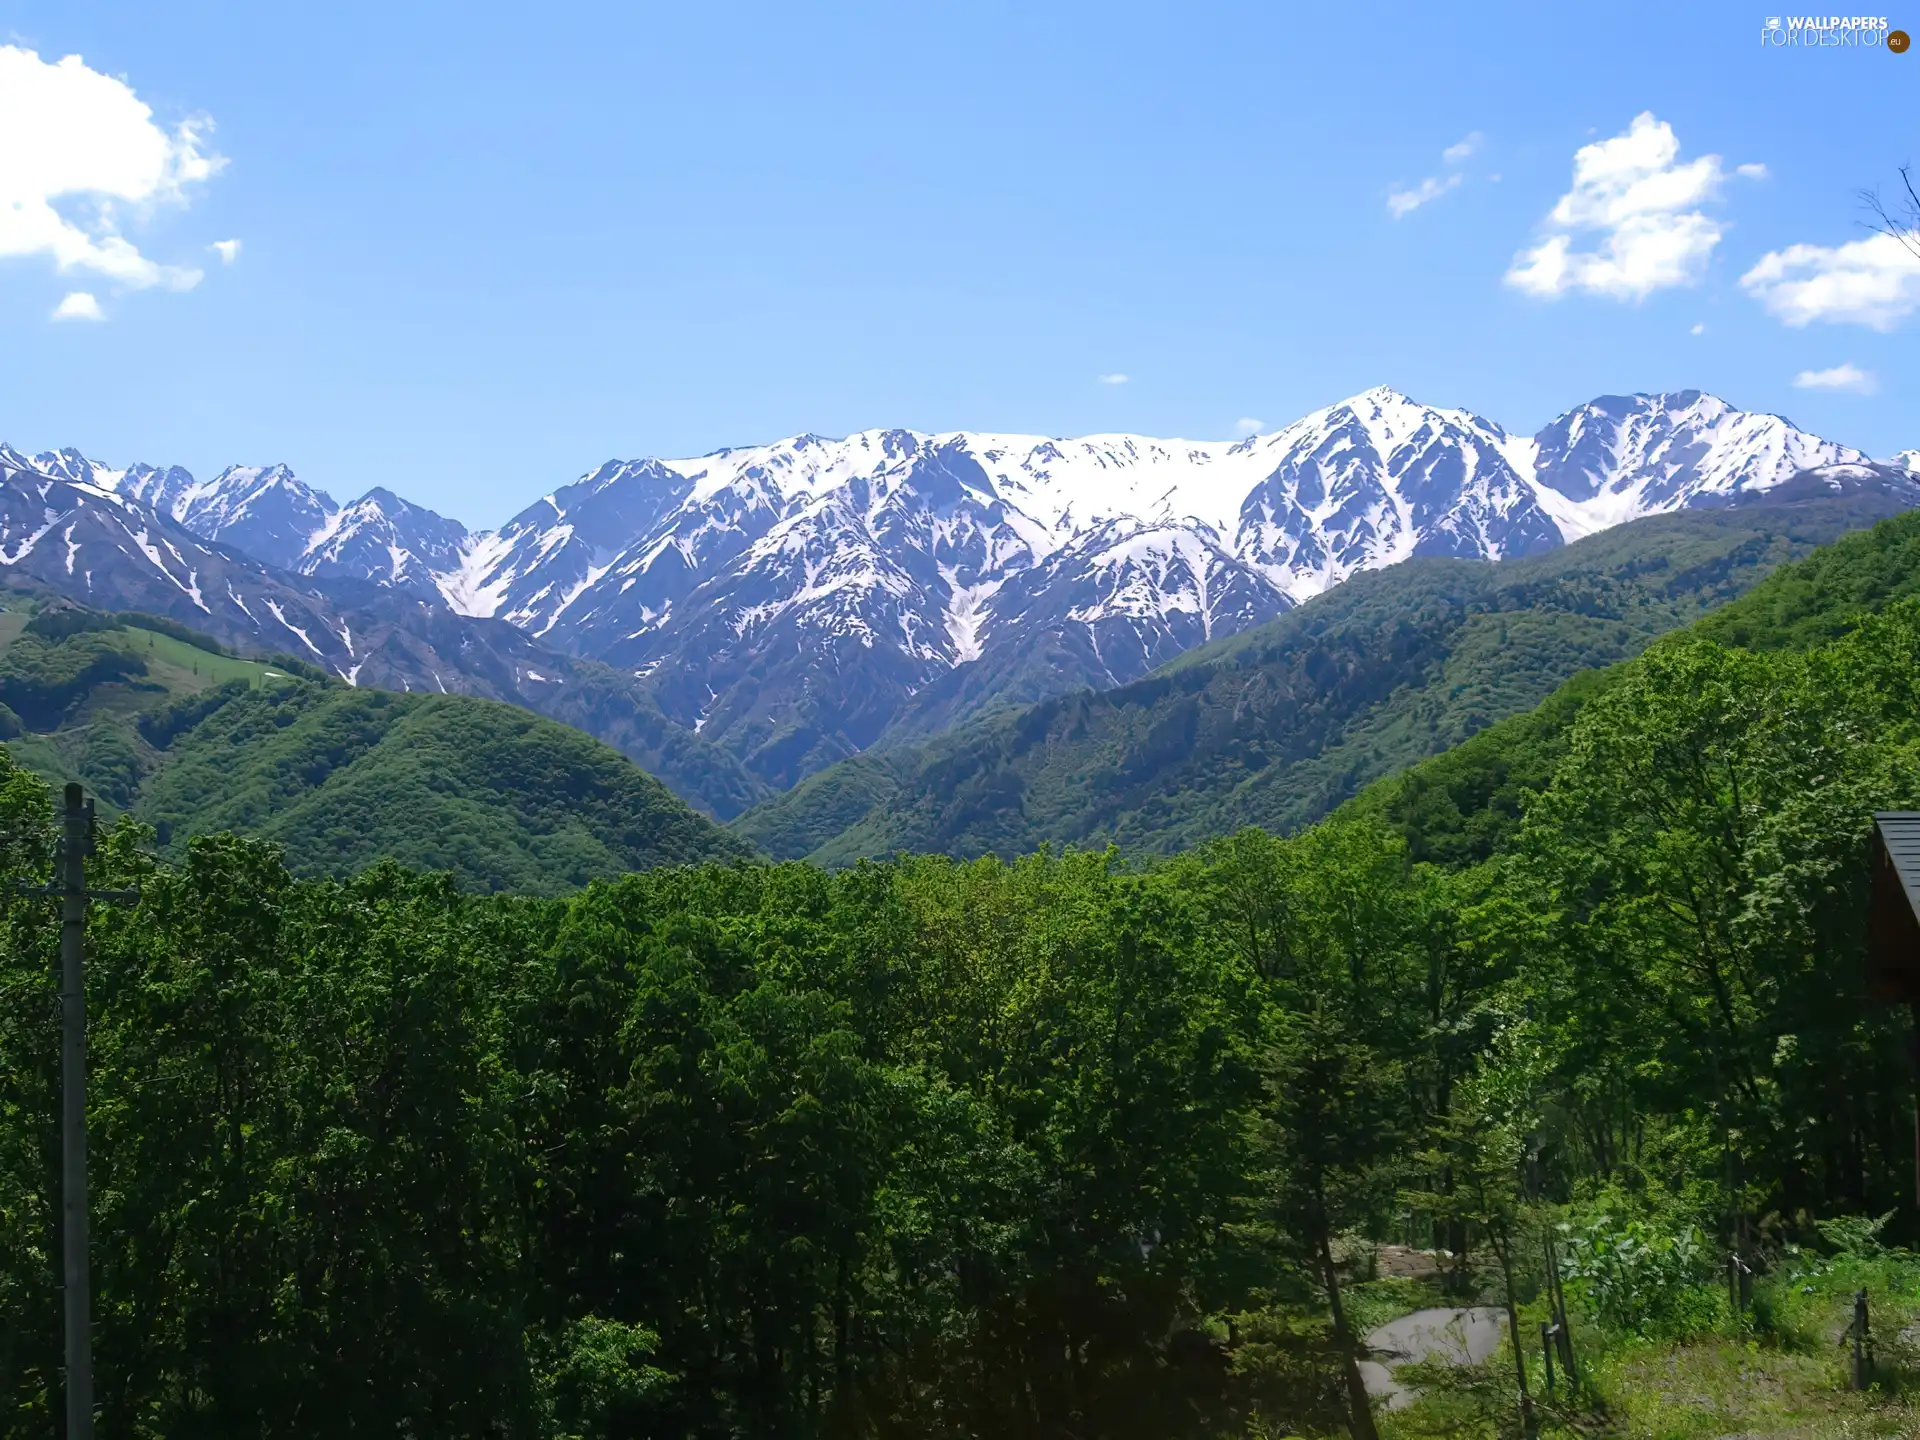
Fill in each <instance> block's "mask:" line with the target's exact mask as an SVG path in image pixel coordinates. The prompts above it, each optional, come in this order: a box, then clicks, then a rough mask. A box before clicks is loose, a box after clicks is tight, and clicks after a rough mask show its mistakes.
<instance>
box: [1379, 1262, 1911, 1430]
mask: <svg viewBox="0 0 1920 1440" xmlns="http://www.w3.org/2000/svg"><path fill="white" fill-rule="evenodd" d="M1379 1283H1380V1282H1376V1285H1378V1284H1379ZM1364 1288H1372V1287H1356V1289H1357V1290H1359V1289H1364ZM1861 1288H1864V1289H1866V1290H1867V1292H1868V1297H1869V1307H1870V1312H1871V1315H1872V1330H1873V1334H1874V1337H1875V1339H1874V1352H1875V1367H1874V1374H1873V1384H1872V1386H1871V1388H1870V1389H1868V1390H1867V1391H1865V1392H1863V1393H1861V1392H1854V1391H1851V1390H1849V1389H1848V1388H1847V1379H1848V1368H1849V1366H1848V1352H1847V1350H1846V1348H1845V1346H1844V1345H1843V1344H1842V1343H1841V1342H1842V1340H1843V1338H1844V1336H1845V1334H1846V1330H1847V1325H1848V1321H1849V1318H1850V1316H1851V1314H1852V1304H1853V1294H1854V1291H1855V1290H1857V1289H1861ZM1382 1298H1384V1297H1382ZM1409 1298H1410V1299H1411V1298H1412V1297H1409ZM1422 1303H1428V1302H1424V1301H1423V1302H1422ZM1377 1308H1378V1307H1373V1308H1372V1309H1370V1311H1369V1321H1370V1323H1374V1324H1378V1323H1380V1318H1392V1317H1391V1316H1384V1317H1378V1318H1376V1312H1377ZM1409 1308H1410V1309H1411V1308H1419V1307H1418V1306H1417V1305H1410V1306H1409ZM1401 1313H1406V1312H1405V1311H1402V1312H1401ZM1722 1313H1723V1314H1724V1313H1725V1307H1724V1305H1723V1306H1722ZM1544 1318H1546V1317H1545V1312H1544V1310H1543V1308H1542V1307H1541V1306H1540V1305H1539V1304H1534V1305H1531V1306H1525V1307H1522V1309H1521V1332H1522V1334H1523V1335H1524V1336H1526V1337H1528V1339H1529V1341H1531V1340H1532V1337H1535V1336H1537V1335H1538V1333H1539V1328H1538V1327H1539V1322H1540V1321H1541V1320H1542V1319H1544ZM1916 1327H1920V1261H1916V1260H1915V1259H1914V1257H1912V1256H1908V1255H1904V1254H1895V1255H1892V1256H1886V1257H1880V1258H1877V1259H1872V1260H1859V1259H1854V1258H1851V1257H1842V1258H1840V1259H1837V1260H1830V1261H1824V1262H1802V1261H1797V1260H1794V1259H1791V1258H1789V1259H1787V1260H1786V1261H1785V1262H1784V1263H1783V1264H1782V1266H1781V1268H1780V1269H1779V1271H1778V1272H1776V1274H1775V1275H1773V1276H1772V1277H1770V1278H1767V1279H1763V1280H1762V1281H1761V1282H1759V1284H1758V1285H1757V1286H1756V1289H1755V1295H1754V1304H1753V1309H1752V1311H1751V1313H1750V1314H1749V1316H1748V1317H1747V1320H1746V1322H1745V1324H1744V1325H1743V1327H1742V1331H1741V1333H1738V1334H1733V1333H1712V1332H1709V1333H1704V1334H1697V1335H1693V1336H1691V1337H1688V1338H1686V1339H1683V1340H1678V1341H1659V1340H1649V1339H1644V1338H1641V1337H1638V1336H1630V1335H1616V1334H1609V1333H1606V1332H1604V1331H1602V1330H1600V1329H1599V1328H1598V1327H1596V1326H1594V1325H1592V1324H1591V1323H1589V1322H1587V1321H1585V1320H1584V1319H1582V1318H1579V1317H1576V1323H1575V1327H1574V1340H1575V1346H1576V1356H1577V1358H1578V1359H1579V1362H1580V1364H1581V1367H1582V1380H1583V1388H1582V1391H1581V1393H1580V1394H1579V1395H1578V1396H1577V1397H1576V1396H1574V1395H1570V1394H1569V1393H1568V1392H1567V1390H1566V1388H1565V1385H1564V1377H1562V1380H1563V1383H1562V1385H1561V1386H1560V1388H1559V1389H1558V1390H1557V1392H1556V1394H1555V1396H1554V1397H1553V1399H1552V1400H1551V1401H1549V1400H1548V1399H1547V1397H1546V1395H1545V1373H1544V1366H1543V1363H1542V1360H1541V1356H1540V1354H1539V1352H1538V1347H1537V1344H1534V1343H1529V1344H1528V1345H1527V1346H1526V1350H1527V1358H1528V1377H1529V1386H1530V1388H1531V1390H1532V1392H1533V1394H1534V1398H1535V1406H1536V1418H1537V1420H1538V1422H1539V1433H1540V1435H1541V1436H1542V1437H1544V1440H1552V1437H1568V1440H1571V1437H1584V1440H1598V1437H1617V1440H1744V1437H1754V1440H1762V1437H1764V1440H1865V1437H1870V1436H1888V1437H1891V1436H1916V1435H1920V1343H1917V1342H1920V1329H1917V1328H1916ZM1725 1328H1726V1330H1728V1331H1731V1329H1732V1327H1731V1326H1728V1327H1725ZM1397 1373H1398V1375H1399V1377H1400V1378H1401V1379H1402V1380H1405V1381H1407V1382H1409V1383H1411V1384H1413V1385H1414V1386H1416V1387H1417V1388H1418V1390H1419V1398H1418V1399H1416V1400H1415V1401H1414V1403H1413V1404H1412V1405H1410V1406H1408V1407H1407V1408H1406V1409H1404V1410H1398V1411H1391V1412H1387V1411H1382V1412H1380V1413H1379V1415H1378V1421H1379V1426H1380V1432H1381V1435H1382V1440H1442V1437H1446V1440H1482V1437H1484V1440H1516V1437H1518V1436H1519V1435H1520V1423H1519V1407H1518V1403H1517V1398H1516V1392H1515V1387H1514V1373H1513V1354H1512V1351H1511V1350H1510V1349H1508V1348H1507V1347H1505V1346H1502V1348H1501V1351H1500V1353H1498V1354H1497V1355H1495V1356H1494V1357H1493V1358H1492V1359H1491V1360H1489V1361H1488V1362H1487V1363H1486V1364H1484V1365H1480V1366H1471V1367H1460V1368H1448V1367H1444V1366H1437V1365H1428V1366H1421V1367H1412V1366H1406V1367H1402V1368H1401V1369H1400V1370H1399V1371H1398V1372H1397Z"/></svg>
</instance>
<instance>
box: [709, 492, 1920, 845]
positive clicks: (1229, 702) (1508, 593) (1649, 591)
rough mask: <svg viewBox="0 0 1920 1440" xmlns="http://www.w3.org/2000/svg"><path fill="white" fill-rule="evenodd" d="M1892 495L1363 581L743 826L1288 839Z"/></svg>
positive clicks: (1796, 496)
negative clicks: (1257, 832)
mask: <svg viewBox="0 0 1920 1440" xmlns="http://www.w3.org/2000/svg"><path fill="white" fill-rule="evenodd" d="M1897 508H1898V504H1897V502H1895V501H1893V500H1890V499H1889V498H1888V497H1887V496H1885V495H1884V494H1883V493H1881V492H1879V491H1877V490H1871V489H1860V490H1854V491H1852V492H1850V493H1844V494H1838V495H1836V494H1831V493H1829V492H1828V491H1827V490H1826V487H1825V486H1824V485H1800V486H1796V487H1792V488H1789V489H1787V490H1785V491H1783V492H1782V495H1781V497H1780V498H1779V499H1778V500H1777V501H1776V502H1774V503H1768V504H1757V505H1754V506H1750V507H1746V508H1741V509H1737V510H1712V511H1691V512H1685V513H1681V514H1677V515H1669V516H1664V517H1656V518H1653V519H1648V520H1641V521H1636V522H1634V523H1632V524H1629V525H1624V526H1621V527H1619V528H1617V529H1614V530H1609V531H1604V532H1602V533H1600V534H1598V535H1594V536H1591V537H1589V538H1587V539H1585V540H1582V541H1580V542H1578V543H1577V544H1574V545H1572V546H1569V547H1567V548H1565V549H1562V550H1556V551H1551V552H1548V553H1547V554H1544V555H1539V556H1534V557H1529V558H1527V559H1523V560H1515V561H1506V562H1502V563H1499V564H1496V565H1487V564H1483V563H1474V562H1467V561H1457V560H1445V559H1430V560H1412V561H1407V562H1404V563H1402V564H1400V565H1397V566H1393V567H1391V568H1389V569H1385V570H1380V571H1374V572H1365V573H1362V574H1359V575H1356V576H1354V577H1353V578H1351V579H1349V580H1348V581H1346V582H1345V583H1344V584H1342V585H1341V586H1339V587H1337V588H1336V589H1334V590H1333V591H1331V592H1329V593H1328V594H1326V595H1324V596H1321V597H1319V598H1318V599H1315V600H1312V601H1309V602H1308V603H1306V604H1305V605H1302V606H1300V607H1299V608H1298V609H1296V610H1292V611H1289V612H1288V613H1287V614H1286V615H1284V616H1282V617H1281V618H1279V619H1278V620H1275V621H1272V622H1270V623H1268V624H1267V625H1264V626H1260V627H1258V628H1256V629H1253V630H1250V631H1247V632H1245V633H1244V634H1241V635H1238V636H1235V637H1232V638H1229V639H1226V640H1223V641H1218V642H1215V643H1214V644H1212V645H1210V646H1205V647H1202V648H1200V649H1197V650H1194V651H1192V652H1190V653H1189V654H1187V655H1184V656H1182V657H1180V658H1179V659H1177V660H1175V661H1174V662H1172V663H1171V664H1169V665H1167V666H1166V667H1163V669H1162V670H1161V671H1159V672H1158V673H1156V674H1155V675H1153V676H1152V677H1150V678H1148V679H1146V680H1142V681H1137V682H1135V683H1133V684H1131V685H1126V686H1121V687H1119V688H1117V689H1114V690H1110V691H1105V692H1082V693H1080V694H1076V695H1069V696H1063V697H1060V698H1057V699H1054V700H1049V701H1046V702H1043V703H1041V704H1038V705H1035V706H1031V707H1028V708H1026V709H1023V710H1017V711H1012V712H1009V713H1006V714H1000V715H994V716H991V717H988V718H985V719H982V720H979V721H976V722H974V723H972V724H970V725H966V726H962V727H959V728H957V729H955V730H954V731H951V732H949V733H947V734H944V735H940V736H937V737H935V738H934V739H932V740H930V741H927V742H925V743H923V744H918V745H901V746H898V747H894V748H883V749H881V750H877V751H875V752H874V753H871V754H868V755H863V756H860V757H858V758H856V759H854V760H851V761H847V762H843V763H842V764H840V765H837V766H835V767H833V768H832V769H830V770H827V771H825V772H823V773H822V774H820V775H817V776H814V777H812V778H811V779H809V780H807V781H805V782H803V783H802V784H801V785H799V786H797V787H796V788H795V789H793V790H792V791H790V792H788V793H786V794H783V795H779V796H776V797H774V798H772V799H771V800H768V801H766V802H764V803H763V804H762V805H760V806H758V807H756V808H755V809H754V810H752V811H750V812H748V813H747V814H746V815H744V816H742V817H741V819H740V820H739V821H737V822H736V829H737V831H738V833H740V834H741V835H742V836H744V837H746V838H747V839H749V840H751V841H752V842H753V843H754V844H755V845H757V846H759V847H760V848H762V849H764V850H766V851H767V852H768V853H769V854H773V855H776V856H787V857H796V858H797V857H801V856H806V857H809V858H812V859H815V860H818V861H820V862H821V863H825V864H845V863H848V862H850V861H852V860H854V859H857V858H859V857H861V856H869V855H884V854H889V853H891V852H893V851H895V850H910V851H937V852H943V853H948V854H954V855H959V856H967V855H978V854H998V855H1002V856H1011V855H1015V854H1018V853H1021V852H1022V851H1024V850H1027V849H1031V848H1032V847H1033V846H1035V845H1038V844H1041V843H1043V842H1051V843H1055V844H1076V845H1090V846H1100V845H1105V844H1107V843H1109V842H1112V843H1116V844H1118V845H1120V846H1121V847H1122V848H1123V849H1124V850H1127V851H1129V852H1131V853H1161V854H1164V853H1168V852H1171V851H1173V850H1176V849H1179V848H1181V847H1182V846H1186V845H1192V844H1196V843H1198V842H1200V841H1203V840H1205V839H1208V838H1210V837H1212V836H1216V835H1221V834H1226V833H1230V832H1231V831H1233V830H1235V829H1238V828H1239V827H1241V826H1243V825H1260V826H1263V827H1265V828H1268V829H1271V830H1276V831H1287V830H1291V829H1294V828H1297V827H1298V826H1300V825H1303V824H1306V823H1308V822H1310V821H1312V820H1314V819H1316V818H1318V817H1319V816H1321V815H1324V814H1326V813H1327V812H1328V811H1329V810H1331V809H1333V808H1334V807H1335V806H1337V805H1339V804H1340V803H1341V802H1342V801H1344V800H1346V799H1347V798H1349V797H1350V796H1352V795H1354V794H1355V793H1356V792H1357V791H1359V790H1360V789H1361V788H1363V787H1364V786H1366V785H1367V784H1369V783H1370V782H1372V781H1374V780H1377V779H1379V778H1380V777H1382V776H1384V775H1387V774H1390V773H1392V772H1393V771H1395V770H1398V769H1400V768H1401V767H1403V766H1405V765H1408V764H1410V763H1412V762H1413V761H1416V760H1419V759H1421V758H1423V757H1425V756H1428V755H1433V754H1435V753H1437V752H1439V751H1442V750H1445V749H1446V748H1447V747H1448V746H1450V745H1453V744H1456V743H1458V742H1459V741H1461V740H1463V739H1466V738H1467V737H1469V736H1471V735H1473V734H1474V733H1475V732H1476V731H1479V730H1482V729H1484V728H1485V727H1486V726H1488V725H1490V724H1492V723H1494V722H1496V721H1499V720H1501V719H1504V718H1505V717H1507V716H1510V715H1514V714H1516V713H1520V712H1524V711H1526V710H1528V709H1530V708H1531V707H1532V706H1534V705H1536V704H1538V703H1539V702H1540V701H1541V700H1542V699H1543V698H1544V697H1545V696H1547V695H1548V694H1549V693H1551V692H1552V691H1553V690H1554V689H1555V688H1556V687H1557V686H1558V685H1560V684H1562V683H1563V682H1565V681H1567V680H1568V679H1569V678H1570V677H1572V676H1573V675H1575V674H1577V673H1579V672H1580V671H1582V670H1586V669H1589V668H1592V667H1595V666H1604V665H1607V664H1610V663H1612V662H1614V661H1616V660H1620V659H1622V658H1625V657H1627V656H1630V655H1632V654H1635V653H1637V652H1638V651H1639V650H1640V649H1641V648H1642V647H1643V646H1644V645H1645V644H1646V643H1647V642H1648V641H1649V640H1651V639H1652V638H1653V637H1654V636H1656V635H1659V634H1662V633H1664V632H1666V631H1668V630H1671V629H1673V628H1675V627H1677V626H1680V625H1684V624H1686V623H1688V622H1689V621H1691V620H1693V619H1694V618H1696V617H1697V616H1699V615H1701V614H1702V613H1703V612H1705V611H1707V610H1709V609H1711V608H1712V607H1714V606H1716V605H1720V604H1722V603H1724V602H1726V601H1727V600H1729V599H1731V598H1733V597H1734V596H1737V595H1739V594H1741V593H1742V592H1743V591H1745V590H1746V589H1747V588H1748V587H1750V586H1752V585H1753V584H1754V583H1755V582H1756V581H1758V580H1759V579H1760V578H1761V577H1763V576H1765V575H1766V574H1768V573H1769V572H1770V571H1771V570H1772V569H1773V568H1774V567H1776V566H1778V565H1779V564H1781V563H1782V562H1783V561H1786V560H1789V559H1791V558H1793V557H1795V556H1797V555H1802V554H1805V553H1806V552H1807V551H1808V550H1809V549H1810V548H1811V547H1813V546H1814V545H1817V544H1821V543H1823V542H1826V541H1829V540H1832V539H1834V538H1835V537H1836V536H1838V535H1840V534H1842V533H1844V532H1845V531H1847V530H1849V529H1854V528H1857V527H1859V526H1862V525H1865V524H1870V523H1872V521H1873V520H1875V519H1877V518H1879V517H1881V516H1883V515H1886V514H1889V513H1892V512H1894V511H1895V510H1896V509H1897Z"/></svg>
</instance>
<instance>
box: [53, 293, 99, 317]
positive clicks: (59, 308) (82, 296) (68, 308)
mask: <svg viewBox="0 0 1920 1440" xmlns="http://www.w3.org/2000/svg"><path fill="white" fill-rule="evenodd" d="M53 318H54V319H55V320H104V319H106V318H107V317H106V316H105V315H102V314H101V313H100V302H99V301H98V300H96V299H94V298H93V296H91V295H89V294H88V293H87V292H86V291H84V290H76V291H74V292H73V293H72V294H71V295H69V296H67V298H66V299H64V300H62V301H61V302H60V303H59V304H58V305H56V306H55V307H54V310H53Z"/></svg>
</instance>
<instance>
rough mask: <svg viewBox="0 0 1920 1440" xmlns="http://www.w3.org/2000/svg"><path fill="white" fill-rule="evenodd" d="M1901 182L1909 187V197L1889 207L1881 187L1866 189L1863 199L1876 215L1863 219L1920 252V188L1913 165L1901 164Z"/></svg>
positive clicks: (1877, 231)
mask: <svg viewBox="0 0 1920 1440" xmlns="http://www.w3.org/2000/svg"><path fill="white" fill-rule="evenodd" d="M1900 185H1901V188H1902V189H1903V190H1905V191H1906V198H1905V199H1904V200H1898V199H1896V200H1895V201H1894V206H1895V207H1896V208H1894V209H1889V208H1888V206H1887V202H1886V201H1884V200H1882V199H1881V198H1880V192H1879V191H1878V190H1862V191H1861V192H1860V203H1861V204H1862V205H1864V206H1866V208H1867V209H1868V210H1870V211H1872V212H1873V216H1874V218H1873V220H1868V221H1862V222H1861V223H1862V224H1864V225H1865V226H1866V227H1867V228H1868V229H1869V230H1872V231H1874V232H1875V233H1876V234H1880V235H1890V236H1892V237H1893V238H1894V239H1895V240H1898V241H1899V242H1900V243H1901V244H1902V245H1904V246H1906V247H1907V249H1909V250H1911V251H1912V252H1913V253H1914V254H1915V255H1920V191H1916V190H1915V188H1914V183H1913V167H1912V166H1911V165H1902V166H1901V167H1900Z"/></svg>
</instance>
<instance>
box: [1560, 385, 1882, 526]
mask: <svg viewBox="0 0 1920 1440" xmlns="http://www.w3.org/2000/svg"><path fill="white" fill-rule="evenodd" d="M1535 440H1536V444H1537V454H1536V459H1535V464H1534V479H1535V481H1536V482H1537V484H1538V486H1539V487H1540V489H1541V490H1542V491H1543V492H1551V496H1549V497H1547V498H1548V499H1549V508H1551V509H1552V510H1553V513H1554V517H1555V519H1556V520H1558V521H1559V522H1560V524H1561V529H1562V531H1563V532H1564V533H1565V534H1566V535H1567V537H1568V538H1569V539H1572V538H1575V537H1577V536H1578V535H1584V534H1589V533H1591V532H1592V531H1595V530H1601V529H1605V528H1606V527H1608V526H1610V525H1617V524H1620V523H1621V522H1623V521H1627V520H1632V519H1636V518H1638V517H1639V516H1642V515H1649V514H1657V513H1661V512H1664V511H1668V510H1678V509H1684V508H1686V507H1688V506H1691V505H1697V504H1703V503H1722V504H1724V503H1725V502H1726V501H1727V500H1729V499H1731V498H1732V497H1734V496H1735V495H1736V494H1742V493H1755V492H1759V491H1764V490H1768V489H1771V488H1772V487H1773V486H1775V485H1778V484H1779V483H1780V482H1781V481H1783V480H1785V479H1787V478H1788V477H1789V476H1791V475H1794V474H1797V473H1798V472H1799V471H1801V470H1807V469H1811V468H1813V467H1815V466H1820V465H1832V464H1838V463H1843V462H1844V463H1858V462H1863V461H1865V460H1866V459H1867V457H1866V456H1865V455H1864V454H1862V453H1861V452H1860V451H1858V450H1855V449H1853V448H1852V447H1850V446H1846V445H1837V444H1835V443H1833V442H1832V441H1829V440H1822V439H1820V438H1819V437H1817V436H1814V435H1809V434H1807V433H1806V432H1805V431H1803V430H1801V429H1799V428H1798V427H1796V426H1795V425H1794V424H1793V422H1791V421H1790V420H1787V419H1785V418H1783V417H1782V416H1779V415H1768V414H1761V413H1756V412H1752V411H1744V410H1737V409H1735V408H1734V407H1733V406H1732V405H1730V404H1728V403H1727V402H1726V401H1725V400H1722V399H1721V398H1720V397H1719V396H1717V395H1709V394H1706V393H1704V392H1702V391H1699V390H1679V391H1674V392H1672V393H1668V394H1652V395H1603V396H1601V397H1600V398H1599V399H1597V400H1592V401H1589V402H1588V403H1587V404H1585V405H1581V406H1577V407H1576V408H1574V409H1572V410H1569V411H1568V412H1567V413H1566V414H1564V415H1562V416H1560V417H1559V418H1558V419H1557V420H1555V421H1553V422H1552V423H1551V424H1549V425H1548V426H1547V427H1546V428H1545V429H1544V430H1542V431H1541V432H1540V434H1539V435H1538V436H1536V437H1535ZM1552 497H1563V498H1564V500H1566V501H1570V502H1572V504H1571V505H1570V506H1569V505H1560V504H1552V503H1551V500H1552Z"/></svg>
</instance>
